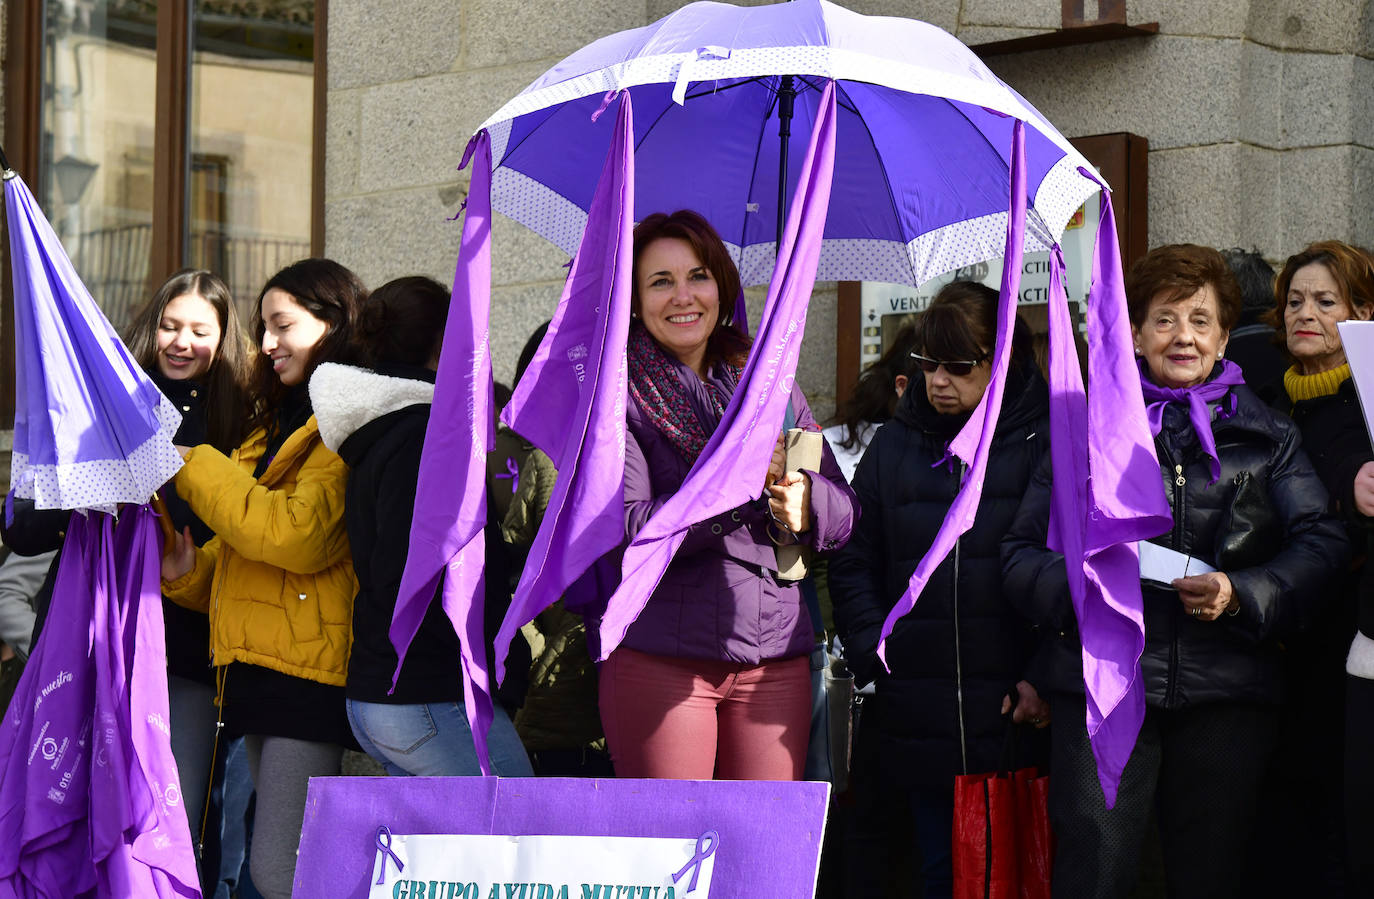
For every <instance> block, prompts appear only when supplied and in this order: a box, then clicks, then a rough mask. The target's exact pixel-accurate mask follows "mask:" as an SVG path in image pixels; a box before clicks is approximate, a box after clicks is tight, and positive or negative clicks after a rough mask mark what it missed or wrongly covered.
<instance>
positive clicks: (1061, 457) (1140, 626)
mask: <svg viewBox="0 0 1374 899" xmlns="http://www.w3.org/2000/svg"><path fill="white" fill-rule="evenodd" d="M1084 174H1085V175H1086V174H1088V173H1087V172H1084ZM1063 270H1064V259H1063V256H1062V255H1061V254H1060V253H1059V252H1058V251H1057V250H1056V251H1055V252H1054V253H1053V254H1052V256H1051V266H1050V278H1051V283H1050V307H1049V320H1050V435H1051V440H1050V455H1051V460H1052V462H1051V464H1052V465H1053V467H1054V487H1053V495H1052V504H1051V511H1050V523H1049V525H1050V526H1049V537H1048V542H1049V546H1050V548H1051V549H1053V550H1056V551H1058V552H1062V553H1063V554H1064V558H1065V562H1066V567H1067V570H1068V582H1069V593H1070V595H1071V597H1072V599H1073V607H1074V614H1075V615H1076V616H1077V619H1078V633H1079V637H1080V638H1081V640H1082V644H1083V680H1084V687H1085V689H1086V694H1087V707H1088V708H1087V722H1086V724H1087V728H1088V738H1089V740H1090V741H1091V744H1092V749H1093V756H1094V757H1095V758H1096V760H1097V771H1098V780H1099V782H1100V783H1101V785H1102V792H1103V795H1104V796H1105V798H1106V804H1107V808H1112V807H1113V806H1114V805H1115V804H1116V793H1117V786H1118V784H1119V783H1120V782H1121V772H1122V770H1123V769H1124V768H1125V767H1126V762H1127V760H1128V759H1129V758H1130V756H1131V751H1132V750H1133V749H1134V747H1135V741H1136V737H1137V735H1138V734H1139V732H1140V724H1141V722H1142V721H1143V720H1144V716H1145V689H1144V685H1143V684H1142V682H1141V678H1140V655H1141V652H1142V651H1143V650H1144V647H1145V622H1144V610H1143V608H1142V600H1141V595H1140V560H1139V556H1138V554H1137V550H1136V547H1135V543H1136V541H1138V540H1144V539H1148V538H1150V537H1154V536H1157V535H1159V534H1161V533H1164V532H1165V531H1167V530H1168V529H1169V528H1170V527H1172V525H1173V521H1172V516H1171V515H1170V512H1169V505H1168V500H1167V498H1166V497H1165V496H1164V489H1163V487H1162V486H1161V483H1160V479H1159V461H1158V458H1157V457H1156V456H1155V448H1154V440H1153V439H1152V437H1151V435H1150V431H1149V427H1148V425H1147V423H1146V419H1145V403H1144V399H1143V398H1142V396H1141V391H1140V377H1139V374H1138V370H1137V368H1136V365H1135V360H1134V355H1133V353H1132V348H1131V340H1130V322H1129V320H1128V319H1127V315H1126V292H1125V288H1124V286H1123V283H1122V276H1121V260H1120V257H1119V251H1118V249H1117V242H1116V224H1115V219H1114V217H1113V215H1112V205H1111V198H1110V195H1109V194H1108V192H1107V191H1106V190H1105V189H1104V190H1103V191H1102V211H1101V219H1100V221H1099V223H1098V229H1097V247H1096V254H1095V256H1094V257H1093V273H1092V288H1091V289H1090V291H1089V293H1088V315H1087V322H1088V358H1089V359H1091V360H1092V373H1093V381H1092V392H1091V394H1088V395H1087V396H1086V397H1085V395H1084V389H1083V376H1082V372H1081V371H1080V370H1079V367H1078V356H1077V354H1076V353H1075V352H1074V348H1073V330H1072V329H1073V325H1072V323H1071V322H1070V320H1069V310H1068V299H1067V296H1066V295H1065V293H1064V287H1063Z"/></svg>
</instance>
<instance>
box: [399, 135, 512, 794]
mask: <svg viewBox="0 0 1374 899" xmlns="http://www.w3.org/2000/svg"><path fill="white" fill-rule="evenodd" d="M474 157H475V160H474ZM469 160H474V162H473V167H472V180H471V183H470V186H469V191H468V198H467V215H466V217H465V218H464V219H463V237H462V242H461V244H460V245H459V249H458V265H457V269H456V271H455V272H454V276H453V300H452V302H451V303H450V305H449V313H448V322H447V324H446V325H445V328H444V345H443V349H442V350H441V351H440V354H439V373H438V376H437V378H436V380H435V385H434V404H433V406H432V407H431V410H430V416H429V425H428V427H427V428H426V429H425V445H424V450H423V452H422V453H421V455H420V474H419V478H418V480H417V482H416V487H415V512H414V514H413V516H412V518H411V524H410V553H409V554H408V555H407V556H406V567H405V571H404V573H403V574H402V575H401V586H400V589H399V590H398V591H397V596H396V611H395V613H394V614H393V616H392V619H391V633H390V635H391V643H392V645H393V646H395V647H396V655H397V663H396V674H395V676H393V679H392V686H393V688H394V687H395V677H398V676H399V675H400V672H401V666H402V665H404V664H405V657H406V650H407V649H408V648H409V647H410V642H411V640H413V639H414V637H415V634H416V632H417V631H419V629H420V622H421V621H422V620H423V619H424V616H425V611H426V610H427V609H428V608H429V604H430V603H431V602H432V601H433V599H434V592H435V590H436V589H437V588H439V587H440V585H441V584H442V587H443V608H444V611H445V613H447V614H448V617H449V620H450V621H452V622H453V627H454V630H455V631H457V633H458V639H459V641H460V643H461V644H462V646H461V655H460V663H461V664H460V667H461V669H462V673H463V701H464V704H465V708H466V711H467V717H468V723H469V724H470V725H471V726H472V738H473V743H474V745H475V747H476V750H477V761H478V763H479V764H480V765H481V768H482V773H484V774H490V773H491V765H490V762H489V760H488V757H487V732H488V730H490V728H491V719H492V704H491V686H490V680H489V677H488V674H487V672H488V670H489V669H488V668H487V650H486V638H485V636H484V635H483V631H482V608H483V599H484V596H483V580H484V579H483V576H482V568H483V562H484V551H485V548H486V541H485V534H484V530H483V529H484V528H485V526H486V522H487V496H486V457H487V453H488V452H490V451H491V446H492V443H493V442H494V439H495V434H494V425H493V422H492V417H491V416H492V413H491V409H492V382H491V351H490V347H489V345H488V327H489V318H490V315H491V138H490V136H489V135H488V134H487V132H486V131H480V132H478V133H477V134H476V135H475V136H474V137H473V138H472V140H470V141H469V142H468V146H467V151H466V152H465V153H464V154H463V161H462V163H461V164H460V165H459V169H463V168H466V167H467V164H468V162H469Z"/></svg>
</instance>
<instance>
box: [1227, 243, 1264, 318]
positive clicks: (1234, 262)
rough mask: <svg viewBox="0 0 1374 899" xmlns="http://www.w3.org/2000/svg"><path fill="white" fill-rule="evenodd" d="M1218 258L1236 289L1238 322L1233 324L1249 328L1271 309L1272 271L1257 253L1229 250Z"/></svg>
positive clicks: (1235, 248)
mask: <svg viewBox="0 0 1374 899" xmlns="http://www.w3.org/2000/svg"><path fill="white" fill-rule="evenodd" d="M1221 258H1223V259H1225V260H1226V265H1227V267H1229V268H1230V269H1231V274H1232V275H1234V276H1235V278H1236V286H1237V287H1239V288H1240V320H1239V321H1238V322H1237V324H1240V325H1253V324H1255V323H1256V322H1258V321H1260V319H1262V318H1263V317H1264V314H1265V313H1267V312H1268V311H1269V310H1270V309H1272V308H1273V306H1274V267H1273V266H1272V265H1270V264H1269V263H1267V262H1265V261H1264V257H1263V256H1261V255H1260V252H1259V250H1242V249H1240V248H1239V247H1233V248H1232V249H1229V250H1222V251H1221Z"/></svg>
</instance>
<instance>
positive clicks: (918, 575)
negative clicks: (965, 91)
mask: <svg viewBox="0 0 1374 899" xmlns="http://www.w3.org/2000/svg"><path fill="white" fill-rule="evenodd" d="M1025 139H1026V132H1025V123H1023V122H1022V121H1020V120H1019V119H1018V120H1017V121H1016V122H1015V124H1014V125H1013V126H1012V132H1011V140H1012V148H1011V178H1010V181H1011V207H1010V214H1009V215H1008V216H1007V242H1006V255H1005V256H1004V258H1003V261H1002V289H1001V294H1000V296H999V298H998V301H997V346H996V351H995V352H994V354H993V359H992V375H991V378H990V380H989V381H988V388H987V390H985V391H983V398H982V400H980V401H979V403H978V405H977V406H976V407H975V408H974V410H973V414H972V415H970V416H969V420H968V422H967V423H966V424H965V425H964V427H963V428H962V429H961V430H960V431H959V433H958V434H957V435H956V436H955V438H954V440H952V441H950V445H949V451H950V453H952V454H953V455H955V456H958V457H959V458H960V459H962V460H964V461H965V462H966V463H967V464H968V465H969V470H968V473H967V475H966V476H965V478H964V483H963V484H962V485H961V486H960V487H959V494H958V495H957V496H955V497H954V502H953V503H951V504H950V507H949V511H948V512H947V513H946V514H945V520H944V522H943V523H942V524H941V525H940V530H939V532H938V533H936V535H935V540H934V541H933V542H932V543H931V545H930V549H928V550H927V551H926V554H925V556H924V558H922V559H921V562H920V564H918V565H917V566H916V570H915V571H914V572H912V574H911V580H910V581H909V582H908V584H907V589H906V593H904V594H902V598H901V599H899V600H898V601H897V603H896V604H895V605H893V607H892V610H891V611H890V612H888V614H887V619H886V620H885V621H884V622H883V629H882V635H881V637H880V638H879V640H878V658H880V659H882V660H883V665H884V666H886V665H887V638H888V636H889V635H891V633H892V629H893V627H895V626H896V624H897V621H898V620H899V619H901V617H902V616H903V615H905V614H906V613H908V612H910V611H911V610H912V608H914V607H915V605H916V600H917V599H918V598H920V595H921V591H922V590H923V589H925V585H926V582H927V581H928V580H929V579H930V575H931V573H932V572H934V571H935V569H936V568H938V567H939V566H940V563H941V562H943V561H944V560H945V557H946V556H947V555H949V551H950V550H951V549H953V548H954V543H955V541H956V540H958V539H959V537H960V535H962V534H963V533H964V532H965V531H967V530H968V529H969V528H970V527H972V526H973V520H974V518H975V517H976V516H977V515H978V503H979V501H980V500H981V499H982V497H983V477H984V476H985V475H986V474H987V469H988V452H989V448H990V447H991V446H992V439H993V436H994V435H995V433H996V431H997V419H998V417H999V416H1000V415H1001V413H1002V394H1003V392H1004V390H1005V388H1006V381H1007V369H1008V367H1009V366H1010V365H1011V335H1012V328H1013V326H1014V324H1015V322H1016V299H1017V297H1018V296H1020V293H1021V257H1022V248H1023V246H1024V243H1025V232H1026V143H1025Z"/></svg>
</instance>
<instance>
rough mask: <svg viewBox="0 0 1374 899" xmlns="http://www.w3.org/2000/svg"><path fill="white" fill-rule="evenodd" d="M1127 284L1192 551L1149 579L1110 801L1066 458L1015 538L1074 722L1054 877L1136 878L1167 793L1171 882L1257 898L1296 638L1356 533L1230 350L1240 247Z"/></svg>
mask: <svg viewBox="0 0 1374 899" xmlns="http://www.w3.org/2000/svg"><path fill="white" fill-rule="evenodd" d="M1125 288H1126V302H1127V306H1128V312H1129V315H1130V320H1131V325H1132V328H1133V331H1134V336H1135V342H1136V353H1137V355H1138V356H1139V357H1140V360H1139V364H1140V384H1141V389H1142V392H1143V393H1144V398H1145V404H1146V413H1147V416H1148V420H1149V422H1150V426H1151V429H1152V430H1153V431H1154V433H1155V451H1156V454H1157V455H1158V459H1159V471H1160V477H1161V479H1162V481H1163V489H1164V492H1165V495H1166V497H1167V499H1168V501H1169V507H1170V509H1171V510H1172V513H1173V520H1174V527H1173V529H1172V531H1170V532H1169V533H1166V534H1163V535H1161V536H1159V537H1156V538H1154V540H1152V541H1151V543H1153V544H1155V545H1157V546H1160V547H1163V548H1167V549H1168V550H1172V551H1173V552H1174V553H1175V554H1176V555H1174V556H1172V557H1171V558H1172V559H1175V560H1177V561H1176V562H1173V563H1171V564H1168V565H1166V566H1165V571H1166V572H1167V573H1159V574H1154V579H1147V580H1145V581H1144V582H1143V583H1142V592H1143V599H1144V630H1145V647H1144V654H1143V655H1142V656H1141V658H1140V672H1141V675H1142V676H1143V678H1144V687H1145V703H1146V711H1145V718H1144V722H1143V724H1142V726H1141V728H1140V732H1139V736H1138V737H1137V739H1136V743H1135V748H1134V750H1133V751H1132V753H1131V756H1130V759H1129V761H1128V763H1127V764H1126V767H1125V770H1124V771H1123V773H1122V775H1121V781H1120V787H1119V792H1118V794H1117V799H1116V804H1115V806H1114V807H1113V808H1111V809H1107V808H1106V807H1105V800H1104V796H1103V792H1102V789H1101V786H1100V783H1099V780H1098V772H1097V765H1096V763H1095V761H1094V758H1093V754H1092V750H1091V747H1090V745H1089V741H1088V733H1087V729H1086V728H1085V727H1084V726H1083V722H1084V721H1085V719H1086V711H1085V700H1084V697H1083V690H1084V682H1083V668H1082V661H1081V660H1082V653H1083V648H1082V645H1081V644H1080V641H1079V636H1078V629H1077V626H1076V618H1075V614H1074V609H1073V605H1072V603H1071V601H1070V598H1069V590H1068V577H1067V571H1066V569H1065V565H1064V558H1063V556H1062V555H1060V554H1059V553H1055V552H1051V551H1050V550H1048V549H1046V546H1045V541H1046V531H1047V525H1048V521H1049V517H1050V476H1049V466H1048V465H1043V464H1042V466H1041V468H1040V471H1039V472H1038V473H1037V475H1036V478H1035V479H1034V480H1033V481H1032V483H1031V486H1030V488H1029V490H1028V491H1027V493H1026V498H1025V501H1024V502H1023V504H1022V506H1021V509H1020V511H1019V512H1018V513H1017V518H1016V521H1015V524H1014V525H1013V526H1012V530H1011V532H1010V534H1009V535H1008V537H1007V539H1006V541H1005V542H1004V544H1003V547H1002V558H1003V561H1004V566H1003V576H1004V584H1003V588H1004V590H1005V593H1006V595H1007V596H1008V597H1009V598H1010V599H1011V600H1012V601H1013V602H1014V603H1016V604H1017V605H1018V606H1019V607H1020V608H1021V609H1022V611H1023V613H1024V614H1025V615H1026V616H1027V617H1028V618H1030V619H1031V620H1032V621H1033V622H1035V623H1036V624H1037V625H1038V626H1039V628H1040V633H1041V635H1042V639H1043V642H1042V646H1041V651H1040V654H1039V655H1038V657H1037V660H1036V666H1035V674H1034V676H1032V677H1031V678H1030V679H1031V680H1032V682H1033V683H1034V685H1035V687H1036V688H1037V689H1038V690H1039V691H1040V693H1041V694H1042V695H1045V694H1049V696H1048V699H1049V702H1050V705H1051V707H1052V708H1053V709H1054V716H1055V721H1056V725H1055V727H1054V728H1053V729H1052V733H1051V759H1052V770H1053V771H1054V776H1053V777H1051V778H1050V797H1049V812H1050V821H1051V824H1052V825H1053V827H1054V830H1055V834H1056V836H1057V839H1058V848H1057V850H1056V855H1055V863H1054V892H1055V895H1056V896H1072V897H1075V899H1077V897H1092V896H1103V897H1107V896H1127V895H1129V894H1130V893H1131V890H1132V888H1133V887H1134V885H1135V879H1136V876H1137V872H1138V868H1139V859H1140V846H1141V843H1142V841H1143V839H1144V836H1145V826H1146V823H1147V822H1148V820H1149V817H1150V812H1151V810H1152V809H1156V810H1157V814H1158V818H1159V831H1160V838H1161V841H1162V844H1163V850H1164V864H1165V876H1166V878H1167V880H1168V884H1169V892H1170V894H1172V895H1180V896H1183V895H1187V896H1234V895H1241V894H1242V892H1243V891H1244V883H1245V868H1246V864H1247V853H1246V849H1247V847H1248V846H1249V844H1250V836H1251V833H1252V830H1253V827H1254V820H1255V809H1256V794H1257V791H1258V788H1259V785H1260V781H1261V778H1262V777H1263V775H1264V772H1265V770H1266V765H1267V763H1268V759H1269V756H1270V754H1271V753H1272V751H1273V748H1274V739H1275V729H1276V724H1277V719H1278V708H1277V706H1278V702H1279V699H1280V697H1281V694H1282V689H1283V685H1282V674H1281V667H1280V654H1281V649H1280V645H1279V641H1280V640H1281V639H1283V638H1285V637H1286V636H1288V635H1290V634H1292V633H1293V632H1294V631H1296V630H1298V629H1300V628H1301V627H1302V626H1303V625H1304V624H1305V623H1307V622H1308V621H1309V620H1310V615H1311V613H1312V611H1313V609H1314V605H1315V603H1316V600H1317V598H1318V597H1319V596H1321V595H1322V588H1323V586H1324V584H1325V583H1326V582H1327V580H1328V579H1329V578H1330V577H1331V576H1332V575H1333V574H1334V573H1335V572H1337V571H1339V570H1341V568H1342V567H1343V566H1344V565H1345V561H1346V555H1347V549H1348V545H1347V542H1346V539H1345V535H1344V533H1343V531H1342V529H1341V527H1340V525H1339V524H1338V523H1337V522H1336V521H1335V520H1334V519H1332V518H1331V517H1330V516H1328V514H1327V511H1326V505H1327V501H1326V491H1325V490H1324V489H1323V487H1322V484H1321V481H1320V480H1319V479H1318V478H1317V476H1316V474H1315V473H1314V472H1313V471H1312V466H1311V464H1310V463H1309V462H1308V460H1307V456H1306V455H1305V454H1304V453H1303V452H1302V451H1301V450H1300V449H1299V448H1298V444H1299V437H1298V433H1297V429H1296V428H1295V427H1294V426H1293V423H1292V422H1291V421H1289V420H1288V419H1287V418H1284V417H1282V416H1280V415H1278V414H1276V413H1274V412H1273V411H1271V410H1270V409H1268V408H1267V407H1266V406H1264V405H1263V404H1262V403H1261V402H1260V401H1259V399H1258V398H1257V397H1256V396H1255V395H1254V394H1253V393H1251V392H1250V390H1249V389H1247V388H1246V387H1245V385H1244V383H1243V382H1242V380H1241V377H1240V371H1239V368H1238V367H1237V366H1235V365H1234V364H1233V363H1231V362H1228V361H1226V360H1224V359H1222V353H1223V352H1224V350H1225V349H1226V338H1227V335H1228V333H1229V332H1230V330H1231V327H1232V326H1233V325H1234V324H1235V322H1236V320H1237V318H1238V317H1239V314H1240V293H1239V290H1238V289H1237V287H1236V283H1235V279H1234V278H1233V277H1232V275H1231V273H1230V270H1229V269H1228V268H1227V266H1226V263H1225V260H1223V259H1222V257H1221V254H1220V253H1218V252H1217V251H1216V250H1213V249H1211V248H1207V247H1199V246H1194V245H1191V244H1185V245H1178V246H1167V247H1160V248H1158V249H1155V250H1152V251H1151V252H1150V253H1148V254H1146V255H1145V256H1144V257H1143V258H1141V259H1140V260H1139V261H1138V262H1136V264H1135V265H1134V266H1133V267H1132V268H1131V270H1130V272H1129V273H1128V274H1127V276H1126V284H1125ZM1142 546H1145V544H1142ZM1199 565H1201V566H1203V567H1202V568H1201V573H1194V572H1197V571H1198V570H1199ZM1153 571H1154V570H1153V568H1151V570H1150V571H1149V572H1146V573H1147V574H1152V573H1153Z"/></svg>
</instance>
